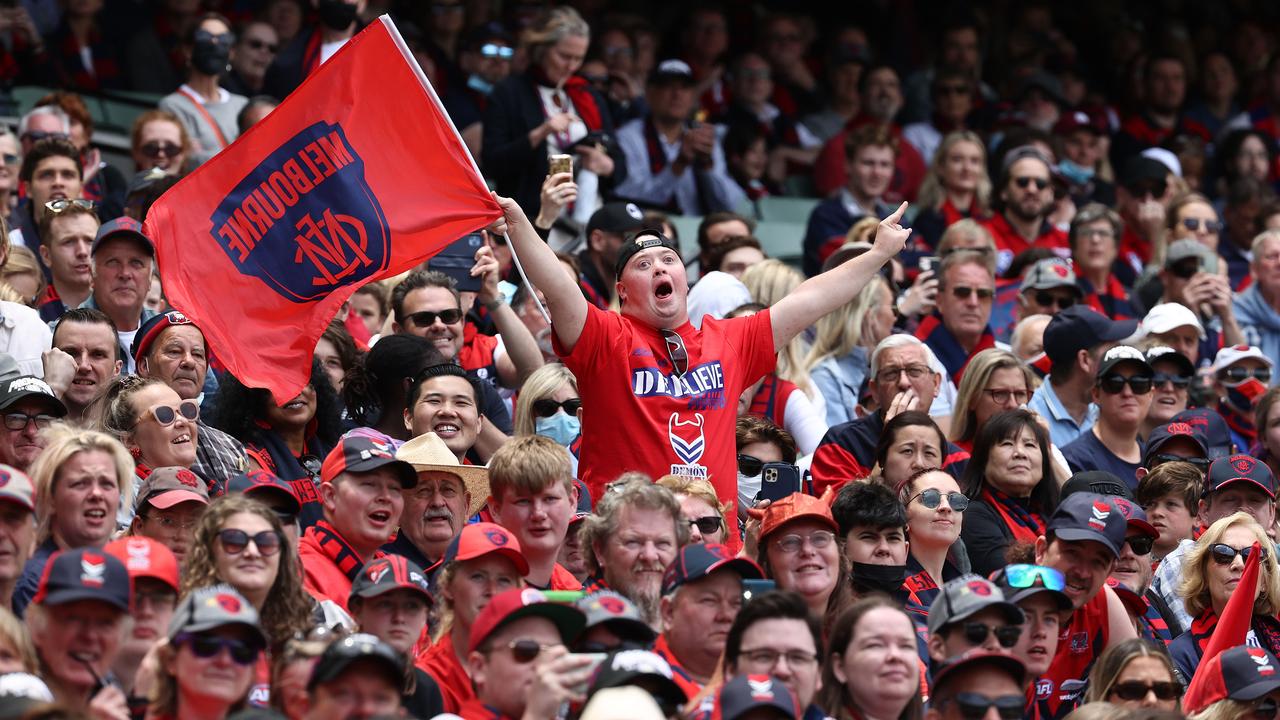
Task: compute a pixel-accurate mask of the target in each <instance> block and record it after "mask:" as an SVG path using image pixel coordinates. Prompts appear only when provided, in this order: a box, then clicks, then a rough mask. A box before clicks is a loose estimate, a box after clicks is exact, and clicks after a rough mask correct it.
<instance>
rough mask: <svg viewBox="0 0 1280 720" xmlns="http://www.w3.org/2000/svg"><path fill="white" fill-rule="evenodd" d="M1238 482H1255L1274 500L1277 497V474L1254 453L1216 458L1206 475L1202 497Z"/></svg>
mask: <svg viewBox="0 0 1280 720" xmlns="http://www.w3.org/2000/svg"><path fill="white" fill-rule="evenodd" d="M1237 482H1247V483H1253V484H1254V485H1256V486H1257V487H1258V489H1259V490H1262V491H1263V492H1264V493H1266V494H1267V497H1269V498H1271V499H1272V500H1274V499H1275V497H1276V476H1275V475H1274V474H1272V472H1271V468H1269V467H1267V464H1266V463H1264V462H1261V461H1259V460H1258V459H1257V458H1255V457H1253V456H1252V455H1244V454H1240V455H1232V456H1230V457H1223V458H1218V459H1217V460H1214V461H1213V462H1212V463H1210V465H1209V472H1208V474H1207V475H1205V479H1204V491H1203V492H1202V493H1201V494H1200V497H1207V496H1208V495H1209V493H1211V492H1217V491H1218V490H1221V489H1222V488H1224V487H1226V486H1228V485H1230V484H1232V483H1237Z"/></svg>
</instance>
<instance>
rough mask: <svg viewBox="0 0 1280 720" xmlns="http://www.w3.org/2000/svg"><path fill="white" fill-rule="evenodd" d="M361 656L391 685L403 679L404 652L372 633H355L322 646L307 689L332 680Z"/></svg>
mask: <svg viewBox="0 0 1280 720" xmlns="http://www.w3.org/2000/svg"><path fill="white" fill-rule="evenodd" d="M361 660H368V661H370V662H372V663H373V664H375V665H377V666H378V668H379V669H380V670H382V671H383V673H384V675H385V677H386V678H387V680H388V681H389V682H390V683H391V684H392V685H394V686H396V687H400V686H401V685H402V684H403V683H404V672H405V658H404V656H403V655H401V654H400V653H398V652H396V650H395V648H393V647H391V646H390V645H388V644H386V643H385V642H383V641H382V640H379V639H378V638H377V637H376V636H374V635H369V634H367V633H356V634H355V635H348V636H346V637H344V638H342V639H341V640H336V641H334V642H333V644H331V645H329V647H327V648H325V651H324V652H323V653H321V654H320V659H319V660H317V661H316V665H315V667H314V668H313V669H312V670H311V678H310V679H309V680H308V681H307V690H308V691H311V690H314V689H315V687H316V686H317V685H324V684H325V683H327V682H330V681H332V680H336V679H337V678H339V677H340V676H341V675H342V674H343V673H344V672H346V671H347V668H349V667H351V666H352V665H353V664H355V663H357V662H359V661H361Z"/></svg>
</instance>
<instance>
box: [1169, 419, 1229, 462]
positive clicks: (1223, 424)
mask: <svg viewBox="0 0 1280 720" xmlns="http://www.w3.org/2000/svg"><path fill="white" fill-rule="evenodd" d="M1173 422H1184V423H1186V424H1188V425H1190V426H1191V428H1192V429H1193V430H1195V431H1196V434H1197V435H1199V436H1200V439H1201V440H1202V441H1203V442H1204V447H1205V449H1206V450H1208V451H1209V459H1211V460H1212V459H1214V458H1220V457H1226V456H1228V455H1230V454H1231V450H1232V448H1233V447H1234V443H1233V441H1232V440H1231V428H1229V427H1228V426H1227V421H1226V420H1225V419H1223V417H1222V416H1221V415H1219V414H1218V411H1217V410H1214V409H1212V408H1193V409H1191V410H1183V411H1182V412H1180V413H1178V414H1177V415H1174V416H1173Z"/></svg>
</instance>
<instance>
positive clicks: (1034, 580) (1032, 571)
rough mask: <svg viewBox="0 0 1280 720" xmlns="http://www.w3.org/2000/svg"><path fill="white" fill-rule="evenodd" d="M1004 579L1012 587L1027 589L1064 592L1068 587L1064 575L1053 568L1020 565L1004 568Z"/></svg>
mask: <svg viewBox="0 0 1280 720" xmlns="http://www.w3.org/2000/svg"><path fill="white" fill-rule="evenodd" d="M1004 579H1005V582H1007V583H1009V586H1010V587H1015V588H1018V589H1026V588H1033V587H1046V588H1049V589H1050V590H1057V591H1059V592H1061V591H1062V589H1063V588H1064V587H1066V586H1067V584H1066V578H1065V577H1064V576H1063V574H1062V573H1061V572H1060V571H1058V570H1055V569H1053V568H1051V567H1045V566H1043V565H1030V564H1027V563H1018V564H1015V565H1006V566H1005V567H1004Z"/></svg>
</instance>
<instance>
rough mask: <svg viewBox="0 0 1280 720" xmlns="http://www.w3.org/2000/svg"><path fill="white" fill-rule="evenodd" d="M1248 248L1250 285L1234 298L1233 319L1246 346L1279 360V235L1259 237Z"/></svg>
mask: <svg viewBox="0 0 1280 720" xmlns="http://www.w3.org/2000/svg"><path fill="white" fill-rule="evenodd" d="M1251 247H1252V259H1251V260H1250V261H1249V271H1250V277H1251V278H1252V279H1253V282H1252V284H1250V286H1249V288H1248V289H1246V290H1245V291H1244V292H1242V293H1240V295H1239V296H1238V297H1236V298H1235V312H1236V317H1237V319H1238V320H1239V322H1240V327H1241V328H1242V329H1243V331H1244V334H1245V337H1246V338H1247V339H1248V342H1249V344H1251V345H1255V346H1257V347H1259V348H1261V349H1262V351H1263V354H1264V355H1267V356H1268V357H1273V358H1276V357H1280V232H1277V231H1275V230H1268V231H1266V232H1263V233H1261V234H1259V235H1258V236H1257V237H1256V238H1254V240H1253V245H1252V246H1251Z"/></svg>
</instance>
